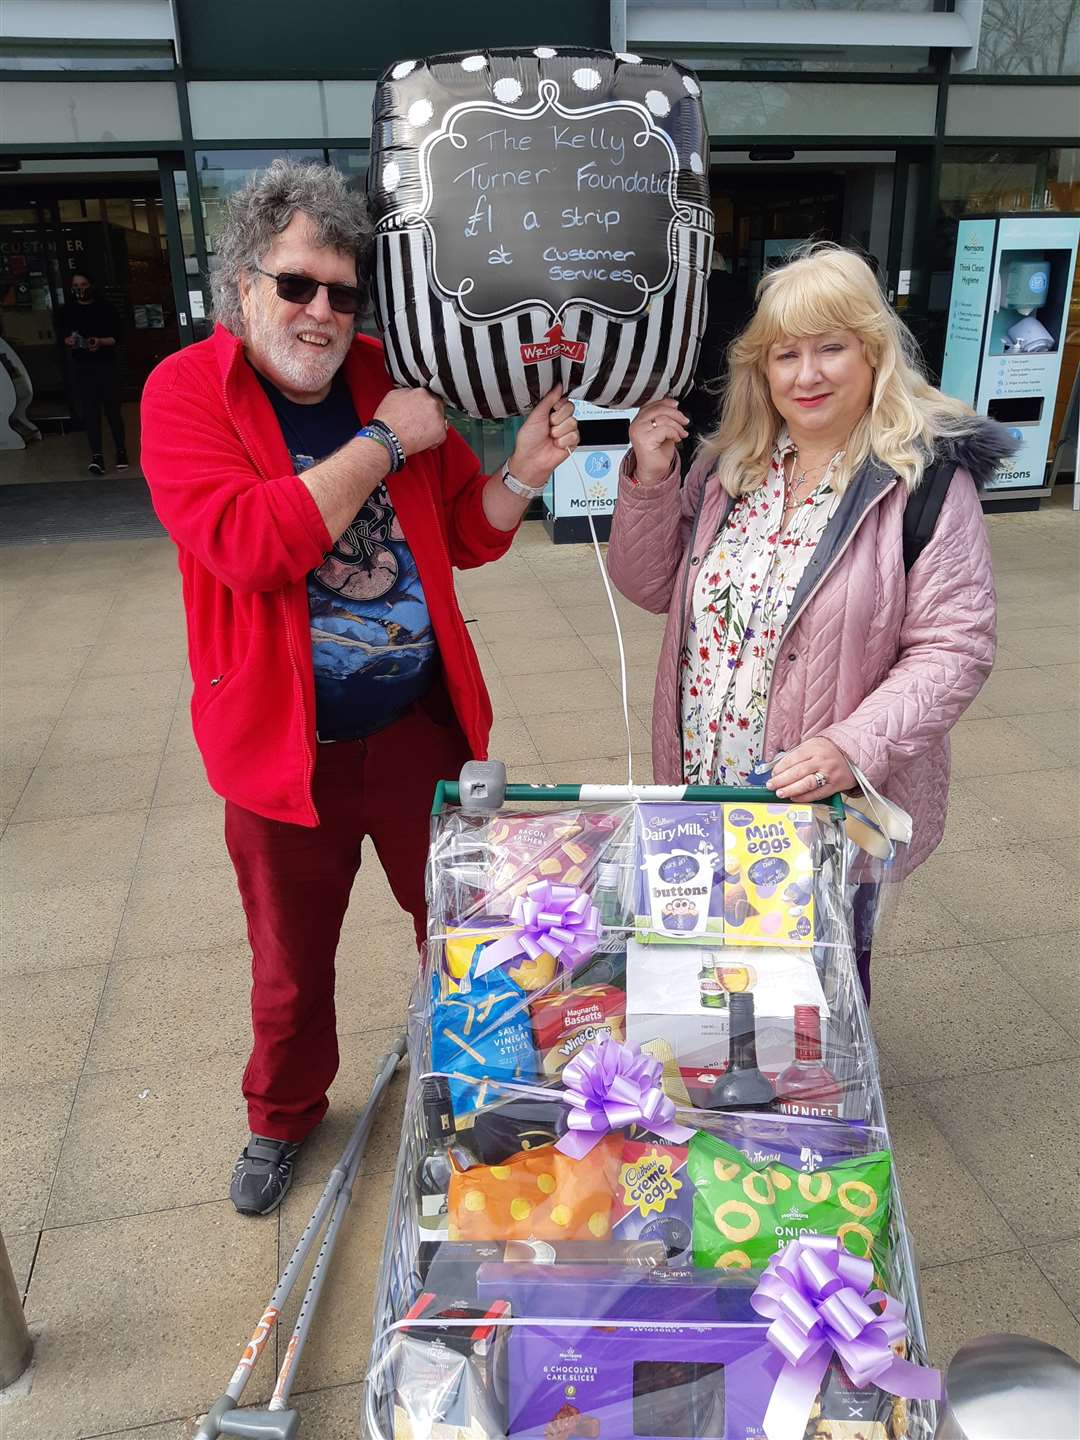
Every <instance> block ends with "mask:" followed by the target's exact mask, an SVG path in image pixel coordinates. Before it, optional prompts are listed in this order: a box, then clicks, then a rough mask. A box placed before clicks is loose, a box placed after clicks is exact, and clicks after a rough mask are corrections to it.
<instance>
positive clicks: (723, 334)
mask: <svg viewBox="0 0 1080 1440" xmlns="http://www.w3.org/2000/svg"><path fill="white" fill-rule="evenodd" d="M894 160H895V156H894V155H893V153H892V152H891V151H889V152H874V153H872V154H868V155H866V157H865V158H863V157H859V156H854V157H853V156H850V155H845V156H844V157H842V158H840V157H838V158H837V160H836V161H834V162H829V161H825V162H822V163H814V164H807V165H790V164H776V163H769V162H766V163H764V164H763V163H755V162H754V161H751V160H749V157H748V156H746V155H745V153H744V154H743V155H741V156H735V155H732V156H731V157H730V159H729V160H727V161H726V162H724V161H718V162H717V163H716V164H714V165H713V167H712V171H711V174H710V184H711V188H712V201H713V214H714V217H715V222H716V248H715V253H714V257H713V270H712V274H711V276H710V278H709V318H708V324H707V327H706V332H705V340H704V343H703V345H702V352H701V359H700V362H699V364H698V369H697V384H696V386H695V391H694V394H693V395H692V396H691V397H690V398H689V401H688V404H689V407H690V410H691V415H692V420H693V422H694V429H695V432H696V433H698V434H700V433H703V432H704V431H706V430H707V429H708V428H710V426H711V424H712V421H713V419H714V418H715V414H716V408H717V391H718V389H719V385H720V382H721V380H722V377H723V373H724V363H725V362H724V356H725V352H726V350H727V347H728V345H729V344H730V343H731V341H732V340H733V339H734V338H735V336H736V335H737V334H738V333H739V331H740V330H741V329H742V328H743V326H744V325H745V324H746V322H747V321H748V320H749V319H750V316H751V313H752V312H753V307H754V291H755V290H756V288H757V284H758V281H759V280H760V279H761V277H762V275H763V274H764V273H765V271H766V270H768V269H770V268H772V267H773V266H775V265H778V264H782V263H783V262H784V260H786V259H787V257H788V256H789V255H790V254H791V252H792V251H793V250H794V249H795V248H796V247H797V246H798V245H800V244H803V243H805V242H806V241H807V240H833V241H837V242H838V243H840V244H843V245H850V246H853V247H855V248H857V249H858V250H860V251H861V252H862V253H863V254H864V255H865V256H866V258H867V260H868V262H869V263H870V264H871V266H872V267H873V268H874V270H875V272H876V273H877V274H878V276H879V277H881V278H882V279H883V280H884V278H885V275H886V270H887V262H888V255H889V239H890V222H891V217H892V200H893V187H894Z"/></svg>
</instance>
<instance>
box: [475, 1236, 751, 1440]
mask: <svg viewBox="0 0 1080 1440" xmlns="http://www.w3.org/2000/svg"><path fill="white" fill-rule="evenodd" d="M478 1291H479V1295H480V1303H481V1305H483V1304H484V1303H485V1302H486V1301H488V1300H491V1301H494V1299H495V1297H498V1298H500V1299H505V1300H507V1301H509V1304H510V1313H511V1316H513V1317H521V1323H520V1324H518V1325H513V1324H512V1325H511V1326H510V1327H509V1331H510V1333H509V1337H508V1340H507V1377H508V1378H507V1408H508V1417H507V1431H506V1433H507V1435H508V1436H510V1437H513V1440H518V1437H520V1440H563V1437H565V1440H572V1437H583V1440H590V1437H597V1440H599V1437H603V1436H620V1437H630V1436H634V1435H648V1436H651V1437H656V1440H676V1437H686V1436H708V1437H710V1440H747V1437H758V1436H760V1435H761V1434H762V1423H763V1420H764V1414H765V1409H766V1407H767V1405H768V1399H769V1395H770V1393H771V1391H772V1385H773V1380H774V1378H775V1374H774V1372H775V1363H774V1361H773V1360H772V1355H773V1353H774V1352H773V1351H772V1349H771V1347H770V1346H769V1344H768V1343H767V1341H766V1339H765V1332H766V1330H767V1328H768V1323H769V1322H768V1321H766V1320H763V1319H761V1318H760V1317H759V1316H757V1315H756V1314H755V1313H754V1312H753V1310H752V1309H751V1308H750V1303H749V1297H750V1294H751V1291H752V1286H749V1285H747V1284H746V1283H745V1282H738V1281H731V1282H730V1283H724V1282H718V1280H717V1277H716V1275H715V1274H713V1273H708V1274H706V1273H703V1272H701V1271H694V1270H666V1269H664V1270H651V1271H646V1272H642V1271H640V1270H638V1271H631V1270H626V1269H624V1268H622V1267H618V1266H611V1267H606V1266H584V1267H575V1266H559V1267H543V1266H517V1265H484V1266H482V1267H481V1270H480V1272H479V1279H478ZM575 1320H580V1324H574V1323H572V1322H573V1321H575ZM613 1321H614V1322H620V1323H618V1324H615V1325H613V1324H611V1323H610V1322H613ZM661 1321H662V1322H663V1323H662V1324H660V1323H658V1322H661ZM545 1322H547V1323H545ZM605 1322H608V1323H607V1324H605ZM650 1322H651V1323H650Z"/></svg>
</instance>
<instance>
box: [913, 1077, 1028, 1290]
mask: <svg viewBox="0 0 1080 1440" xmlns="http://www.w3.org/2000/svg"><path fill="white" fill-rule="evenodd" d="M886 1109H887V1113H888V1121H889V1132H890V1134H891V1136H892V1141H893V1153H894V1155H895V1156H896V1166H897V1172H898V1175H899V1180H900V1185H901V1187H902V1192H903V1197H904V1208H905V1210H906V1212H907V1219H908V1226H909V1228H910V1230H911V1234H912V1237H913V1242H914V1245H915V1252H916V1259H917V1261H918V1263H919V1265H920V1267H922V1268H923V1269H925V1268H927V1267H928V1266H932V1265H944V1264H948V1263H950V1262H955V1261H958V1260H968V1259H973V1258H975V1257H977V1256H980V1255H989V1254H996V1253H997V1252H999V1251H1008V1250H1015V1249H1016V1248H1017V1247H1018V1245H1019V1240H1018V1237H1017V1236H1016V1235H1015V1234H1014V1232H1013V1231H1012V1230H1011V1229H1010V1227H1009V1226H1008V1225H1007V1224H1006V1222H1005V1220H1004V1219H1003V1218H1002V1216H1001V1214H1000V1212H999V1211H998V1209H997V1207H996V1206H995V1205H994V1203H993V1201H992V1200H991V1199H990V1196H989V1195H988V1194H987V1193H986V1191H985V1190H984V1189H983V1187H982V1186H981V1185H980V1184H979V1182H978V1180H976V1178H975V1176H974V1175H973V1174H972V1173H971V1171H970V1170H969V1169H968V1168H967V1166H966V1165H965V1164H964V1163H963V1161H962V1160H961V1159H960V1157H959V1155H958V1154H957V1153H956V1150H955V1149H954V1148H953V1146H952V1145H951V1144H950V1143H949V1141H948V1140H947V1139H946V1137H945V1135H944V1134H943V1132H942V1131H941V1129H940V1128H939V1127H938V1126H937V1125H936V1124H935V1123H934V1121H933V1120H932V1119H931V1117H930V1115H929V1114H928V1112H927V1111H926V1109H925V1108H924V1107H923V1106H922V1105H921V1104H920V1101H919V1094H918V1092H917V1091H916V1090H912V1089H905V1088H903V1087H894V1086H891V1085H890V1086H889V1088H888V1091H887V1095H886Z"/></svg>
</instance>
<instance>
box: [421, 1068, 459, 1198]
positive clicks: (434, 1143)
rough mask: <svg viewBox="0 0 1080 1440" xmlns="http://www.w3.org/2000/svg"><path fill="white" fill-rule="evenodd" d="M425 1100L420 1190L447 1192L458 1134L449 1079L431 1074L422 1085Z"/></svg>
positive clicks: (434, 1193) (422, 1192) (431, 1192)
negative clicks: (453, 1145) (451, 1156)
mask: <svg viewBox="0 0 1080 1440" xmlns="http://www.w3.org/2000/svg"><path fill="white" fill-rule="evenodd" d="M421 1101H422V1104H423V1112H424V1139H425V1146H424V1158H423V1160H421V1162H420V1193H421V1195H445V1194H446V1192H447V1190H448V1189H449V1188H450V1176H451V1174H452V1173H453V1165H452V1163H451V1160H450V1146H451V1144H452V1143H453V1141H454V1139H455V1136H456V1131H455V1129H454V1106H453V1101H452V1100H451V1098H450V1082H449V1080H447V1079H446V1078H445V1077H444V1076H442V1075H429V1076H428V1077H427V1078H426V1079H425V1080H424V1081H423V1082H422V1085H421Z"/></svg>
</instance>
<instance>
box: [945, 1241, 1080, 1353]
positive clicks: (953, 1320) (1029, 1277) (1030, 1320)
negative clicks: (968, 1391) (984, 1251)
mask: <svg viewBox="0 0 1080 1440" xmlns="http://www.w3.org/2000/svg"><path fill="white" fill-rule="evenodd" d="M921 1285H922V1296H923V1318H924V1320H925V1324H926V1338H927V1344H928V1346H929V1350H930V1355H931V1357H932V1359H933V1363H934V1364H935V1365H937V1366H939V1367H940V1368H941V1369H943V1370H944V1369H946V1368H947V1367H948V1364H949V1361H950V1360H951V1359H952V1357H953V1356H954V1355H955V1354H956V1352H957V1350H959V1348H960V1346H961V1345H964V1344H966V1343H967V1341H969V1340H975V1339H977V1338H978V1337H979V1336H980V1335H988V1334H992V1333H994V1332H1006V1333H1013V1334H1019V1335H1030V1336H1031V1337H1032V1338H1033V1339H1036V1340H1045V1341H1046V1342H1047V1344H1049V1345H1056V1346H1057V1347H1058V1349H1059V1350H1064V1351H1065V1353H1066V1354H1067V1355H1071V1356H1072V1357H1073V1358H1074V1359H1075V1360H1080V1325H1078V1324H1077V1321H1076V1317H1075V1316H1074V1315H1073V1314H1072V1312H1071V1311H1070V1310H1069V1308H1068V1306H1067V1305H1066V1304H1065V1303H1064V1301H1063V1300H1062V1299H1061V1297H1060V1295H1059V1294H1058V1293H1057V1291H1056V1290H1055V1289H1054V1287H1053V1286H1052V1285H1051V1284H1050V1282H1049V1280H1047V1279H1046V1277H1045V1276H1044V1275H1043V1273H1042V1271H1041V1270H1040V1269H1039V1268H1038V1266H1037V1265H1036V1264H1035V1262H1034V1261H1033V1260H1031V1259H1030V1258H1029V1256H1027V1255H1026V1254H1025V1253H1024V1252H1023V1251H1022V1250H1014V1251H1010V1252H1006V1253H1004V1254H999V1255H988V1256H984V1257H983V1258H981V1259H978V1260H962V1261H960V1262H959V1263H958V1264H955V1265H937V1266H934V1267H933V1268H932V1269H929V1270H924V1271H923V1274H922V1280H921Z"/></svg>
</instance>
